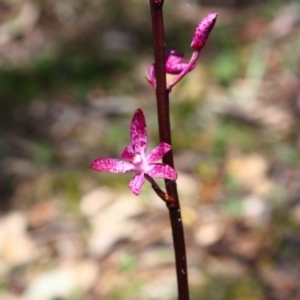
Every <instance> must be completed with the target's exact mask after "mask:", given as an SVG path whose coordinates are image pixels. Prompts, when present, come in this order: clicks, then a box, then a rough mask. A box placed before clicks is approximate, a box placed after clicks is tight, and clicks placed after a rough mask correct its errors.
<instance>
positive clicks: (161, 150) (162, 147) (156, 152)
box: [147, 142, 172, 163]
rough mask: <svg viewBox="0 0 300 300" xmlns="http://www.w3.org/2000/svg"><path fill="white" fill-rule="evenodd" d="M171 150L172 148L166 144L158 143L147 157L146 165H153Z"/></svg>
mask: <svg viewBox="0 0 300 300" xmlns="http://www.w3.org/2000/svg"><path fill="white" fill-rule="evenodd" d="M171 149H172V146H171V145H169V144H167V143H164V142H162V143H160V144H159V145H158V146H157V147H156V148H154V149H153V150H152V151H151V152H150V154H149V155H148V157H147V161H148V163H153V162H155V161H157V160H159V159H161V158H162V157H163V156H164V155H165V154H166V153H167V152H169V151H170V150H171Z"/></svg>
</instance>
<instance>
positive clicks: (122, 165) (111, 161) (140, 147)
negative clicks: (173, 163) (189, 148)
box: [90, 109, 177, 195]
mask: <svg viewBox="0 0 300 300" xmlns="http://www.w3.org/2000/svg"><path fill="white" fill-rule="evenodd" d="M130 138H131V145H129V146H127V147H125V149H124V150H123V152H122V154H121V158H123V159H126V160H127V161H123V160H119V159H116V158H98V159H95V160H94V161H93V162H92V163H91V164H90V168H91V169H92V170H95V171H99V172H110V173H127V172H135V173H136V174H135V176H134V177H133V179H132V180H131V181H130V183H129V185H128V186H129V189H130V190H131V191H132V192H133V193H134V194H135V195H139V194H140V193H141V190H142V186H143V184H144V182H145V176H144V175H145V174H147V175H148V176H150V177H151V178H164V179H169V180H176V179H177V172H176V171H175V170H174V169H173V168H171V167H170V166H168V165H166V164H162V163H155V162H156V161H157V160H160V159H161V158H162V157H163V156H164V155H165V154H166V153H167V152H168V151H170V150H171V148H172V147H171V146H170V145H169V144H167V143H160V144H159V145H158V146H157V147H156V148H154V149H153V150H152V151H151V152H150V153H149V155H147V154H146V153H147V143H148V141H147V128H146V121H145V117H144V113H143V111H142V110H141V109H138V110H137V111H136V112H135V114H134V116H133V118H132V122H131V127H130Z"/></svg>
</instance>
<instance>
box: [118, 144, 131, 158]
mask: <svg viewBox="0 0 300 300" xmlns="http://www.w3.org/2000/svg"><path fill="white" fill-rule="evenodd" d="M133 157H134V147H133V146H132V145H130V146H127V147H126V148H125V149H124V150H123V152H122V154H121V158H123V159H128V160H131V159H132V158H133Z"/></svg>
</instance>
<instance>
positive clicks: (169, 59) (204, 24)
mask: <svg viewBox="0 0 300 300" xmlns="http://www.w3.org/2000/svg"><path fill="white" fill-rule="evenodd" d="M217 17H218V13H216V12H212V13H209V14H208V15H206V16H205V17H204V18H203V19H202V20H201V22H200V23H199V24H198V26H197V28H196V30H195V33H194V36H193V39H192V43H191V47H192V48H193V49H194V52H193V54H192V57H191V59H190V61H189V62H183V54H181V53H176V51H175V50H171V51H170V52H169V53H168V54H167V56H166V63H165V64H166V73H167V74H174V75H177V76H176V77H175V78H174V79H173V80H172V81H171V82H170V83H169V84H168V86H167V88H168V89H169V90H171V88H172V87H173V86H174V85H175V84H177V83H178V82H179V81H180V80H181V79H182V78H183V77H184V76H185V75H186V74H187V73H189V72H190V71H192V70H193V69H194V68H195V66H196V62H197V59H198V57H199V55H200V52H201V49H202V48H203V47H204V45H205V43H206V40H207V39H208V36H209V34H210V32H211V30H212V29H213V27H214V25H215V22H216V20H217ZM148 76H149V78H146V79H147V80H148V82H149V83H150V84H151V85H152V86H153V87H154V88H156V79H155V70H154V64H152V65H151V66H150V67H149V69H148Z"/></svg>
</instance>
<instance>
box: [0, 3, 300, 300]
mask: <svg viewBox="0 0 300 300" xmlns="http://www.w3.org/2000/svg"><path fill="white" fill-rule="evenodd" d="M165 2H166V3H165V22H166V36H167V47H168V49H170V48H176V49H177V50H178V51H180V52H184V53H185V56H186V58H187V59H188V57H189V55H190V54H191V49H190V48H189V45H190V42H191V38H192V35H193V32H194V29H195V27H196V25H197V24H198V22H199V21H200V19H201V18H202V17H203V16H204V15H205V14H206V13H207V12H209V11H212V10H216V11H218V12H219V18H218V20H217V24H216V27H215V28H214V30H213V31H212V34H211V36H210V38H209V40H208V42H207V44H206V46H205V49H204V50H203V51H202V54H201V57H200V59H199V62H198V65H197V67H196V69H195V70H194V71H193V72H192V73H190V74H188V75H187V76H186V77H185V78H184V80H182V82H180V83H179V84H178V85H177V86H176V87H175V88H174V89H173V90H172V94H171V119H172V134H173V136H172V139H173V149H174V153H175V164H176V168H177V170H178V172H179V179H178V188H179V193H180V197H181V203H182V212H183V222H184V226H185V232H186V238H187V253H188V264H189V278H190V285H191V294H192V295H191V299H192V300H199V299H205V300H235V299H239V300H240V299H242V300H297V299H299V300H300V285H299V282H300V256H299V252H300V234H299V225H300V131H299V129H300V120H299V116H300V97H299V95H300V94H299V91H300V82H299V55H300V52H299V49H300V4H299V3H298V1H294V2H293V1H275V0H273V1H241V0H240V1H238V0H235V1H230V0H228V1H208V0H207V1H197V0H182V1H181V0H166V1H165ZM200 2H201V5H200ZM220 3H221V4H220ZM150 21H151V18H150V15H149V8H148V3H147V1H138V0H126V1H125V0H114V1H108V0H86V1H78V0H62V1H57V0H43V1H38V0H13V1H9V0H3V1H1V3H0V133H1V140H0V213H1V215H0V299H1V300H96V299H97V300H98V299H105V300H124V299H130V300H135V299H136V300H152V299H153V300H157V299H161V300H174V299H176V282H175V271H174V255H173V248H172V239H171V232H170V228H169V221H168V213H167V210H166V209H165V207H164V204H163V203H161V201H160V199H158V198H157V197H156V196H155V194H154V193H153V191H152V190H151V188H150V187H149V185H148V184H147V183H146V184H145V188H144V189H143V192H142V195H141V196H140V197H135V196H134V195H132V194H131V192H130V191H129V190H128V188H127V184H128V182H129V180H130V178H131V175H130V174H129V175H127V174H124V175H114V174H102V173H96V172H92V171H91V170H89V168H88V165H89V163H90V162H91V161H92V160H93V159H95V158H97V157H119V156H120V153H121V151H122V150H123V148H124V147H125V146H126V145H128V142H129V126H130V121H131V118H132V115H133V113H134V111H135V110H136V109H137V108H138V107H140V108H142V109H143V110H144V111H145V114H146V120H147V125H148V132H149V140H150V144H151V145H150V147H149V148H151V146H152V145H154V146H155V145H156V144H157V143H158V134H157V119H156V111H155V109H156V108H155V98H154V92H153V89H152V88H151V87H150V86H149V85H148V83H147V82H146V80H145V76H146V74H147V68H148V66H149V65H150V64H151V63H152V61H153V49H152V40H151V27H150ZM160 184H162V182H160Z"/></svg>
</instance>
